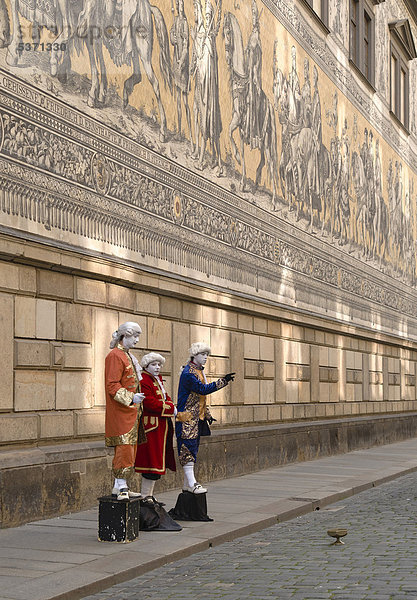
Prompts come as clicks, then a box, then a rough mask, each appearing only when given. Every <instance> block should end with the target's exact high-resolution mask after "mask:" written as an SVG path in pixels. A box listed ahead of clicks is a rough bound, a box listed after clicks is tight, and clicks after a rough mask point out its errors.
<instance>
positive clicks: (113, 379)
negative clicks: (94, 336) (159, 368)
mask: <svg viewBox="0 0 417 600" xmlns="http://www.w3.org/2000/svg"><path fill="white" fill-rule="evenodd" d="M141 333H142V330H141V328H140V326H139V325H138V324H137V323H134V322H131V321H128V322H126V323H123V324H122V325H120V326H119V328H118V329H117V331H115V332H114V333H113V336H112V340H111V342H110V348H111V352H109V354H108V355H107V356H106V363H105V386H106V423H105V435H106V446H110V447H111V446H113V447H114V458H113V471H112V472H113V475H114V478H115V479H114V486H113V491H112V495H113V496H114V497H115V498H117V500H128V499H129V498H131V497H137V496H139V495H140V494H137V493H136V492H132V491H131V490H129V487H128V483H127V480H128V479H130V478H131V477H132V475H133V473H134V464H135V457H136V447H137V443H138V441H139V443H140V442H143V441H144V432H143V425H142V420H141V418H140V417H141V414H142V406H141V404H142V402H143V399H144V394H142V393H141V392H139V382H140V380H141V379H142V369H141V367H140V365H139V363H138V361H137V359H136V358H135V356H133V354H131V352H130V350H131V349H132V348H133V347H134V346H135V345H136V344H137V342H138V340H139V336H140V334H141Z"/></svg>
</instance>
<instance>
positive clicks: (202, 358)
mask: <svg viewBox="0 0 417 600" xmlns="http://www.w3.org/2000/svg"><path fill="white" fill-rule="evenodd" d="M207 359H208V352H199V353H198V354H196V355H195V356H194V358H193V361H194V362H195V364H196V365H197V366H198V367H204V365H205V364H206V362H207Z"/></svg>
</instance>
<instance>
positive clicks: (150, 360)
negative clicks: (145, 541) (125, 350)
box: [135, 352, 177, 503]
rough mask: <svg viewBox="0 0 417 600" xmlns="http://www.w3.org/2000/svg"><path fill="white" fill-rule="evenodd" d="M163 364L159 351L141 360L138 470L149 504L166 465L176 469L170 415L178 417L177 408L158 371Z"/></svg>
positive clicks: (163, 359)
mask: <svg viewBox="0 0 417 600" xmlns="http://www.w3.org/2000/svg"><path fill="white" fill-rule="evenodd" d="M164 363H165V358H164V357H163V356H161V355H160V354H157V353H156V352H150V353H149V354H146V355H145V356H144V357H143V358H142V360H141V361H140V365H141V367H142V369H144V370H143V371H142V380H141V382H140V389H141V392H142V393H143V394H144V396H145V398H144V400H143V403H142V407H143V414H142V419H143V425H144V429H145V433H146V441H145V442H144V443H140V442H139V445H138V449H137V453H136V461H135V471H136V472H137V473H142V484H141V494H142V496H143V497H144V501H146V502H149V503H153V502H154V501H155V498H154V496H153V490H154V487H155V482H156V481H157V480H158V479H160V477H161V475H164V474H165V471H166V469H167V468H168V469H170V470H171V471H176V466H175V457H174V450H173V446H172V439H173V433H174V428H173V425H172V421H171V417H174V416H176V414H177V409H176V408H175V406H174V405H173V403H172V401H171V398H170V397H169V396H168V394H167V393H166V391H165V388H164V384H163V381H162V377H161V376H160V374H159V373H160V371H161V368H162V366H163V365H164Z"/></svg>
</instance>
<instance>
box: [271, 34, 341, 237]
mask: <svg viewBox="0 0 417 600" xmlns="http://www.w3.org/2000/svg"><path fill="white" fill-rule="evenodd" d="M273 93H274V105H275V109H276V110H277V112H278V118H279V122H280V123H281V127H282V133H281V141H282V145H281V158H280V163H279V175H280V181H281V188H282V189H283V190H284V197H285V199H286V200H287V202H288V207H289V209H290V210H294V209H295V211H296V220H297V221H298V220H299V219H300V216H301V211H302V208H303V206H307V207H308V213H309V226H308V227H309V230H310V232H312V231H313V219H314V211H317V215H318V218H319V220H320V211H321V208H322V202H321V200H322V198H327V200H325V202H324V216H323V225H322V230H323V226H324V222H325V220H326V218H327V216H326V214H327V211H328V210H329V209H328V204H329V201H328V198H329V197H330V188H331V178H330V176H331V165H330V154H329V151H328V150H327V148H326V147H325V146H324V144H323V143H321V144H320V148H319V150H318V153H319V156H318V157H316V154H317V148H316V141H315V139H314V134H313V131H312V129H311V127H304V126H303V123H302V122H300V119H299V117H298V115H297V107H296V101H295V98H294V95H293V92H292V90H291V87H290V85H289V81H288V79H287V78H286V77H285V76H284V74H283V72H282V71H281V69H280V68H278V61H277V42H275V49H274V82H273ZM317 165H318V166H317ZM317 168H318V173H317V172H316V169H317ZM316 178H318V186H317V180H316ZM317 188H318V189H317Z"/></svg>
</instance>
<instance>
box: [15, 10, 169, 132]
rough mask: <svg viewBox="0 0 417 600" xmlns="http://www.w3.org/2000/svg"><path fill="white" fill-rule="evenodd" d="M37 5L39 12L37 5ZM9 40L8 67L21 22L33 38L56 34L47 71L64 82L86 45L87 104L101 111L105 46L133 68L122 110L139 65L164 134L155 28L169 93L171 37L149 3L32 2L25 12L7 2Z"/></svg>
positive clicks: (138, 76)
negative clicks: (73, 60)
mask: <svg viewBox="0 0 417 600" xmlns="http://www.w3.org/2000/svg"><path fill="white" fill-rule="evenodd" d="M37 1H38V3H39V7H38V5H37V4H36V2H37ZM11 13H12V22H13V37H12V40H11V42H10V44H9V48H8V53H7V57H6V60H7V63H8V64H9V65H11V66H18V64H19V58H20V51H19V44H21V43H22V33H21V27H20V18H19V16H20V15H22V16H23V17H25V18H26V19H28V20H29V21H31V22H32V24H33V32H35V33H34V36H36V37H37V38H39V29H40V27H42V26H46V27H47V28H48V29H49V30H50V31H52V32H54V35H55V38H54V42H52V44H51V46H52V48H51V58H50V72H51V75H52V76H57V77H58V79H59V80H60V81H61V82H63V83H65V81H66V79H67V76H68V73H69V71H70V69H71V52H72V49H73V48H75V49H76V50H77V52H78V53H79V52H80V51H81V48H82V45H83V44H85V46H86V48H87V51H88V56H89V61H90V68H91V87H90V91H89V94H88V101H87V102H88V105H89V106H92V107H97V106H102V105H103V104H104V102H105V99H106V93H107V88H108V82H107V72H106V65H105V61H104V56H103V44H104V45H105V46H106V47H107V49H108V51H109V53H110V56H111V58H112V60H113V62H114V64H115V65H116V66H121V65H128V66H129V65H132V67H133V73H132V75H131V76H130V77H128V78H127V79H126V80H125V82H124V85H123V105H124V106H125V107H126V106H127V105H128V103H129V97H130V95H131V94H132V92H133V89H134V87H135V86H136V85H137V84H138V83H140V81H141V80H142V74H141V68H140V64H142V66H143V70H144V72H145V74H146V76H147V77H148V79H149V82H150V83H151V85H152V88H153V90H154V93H155V96H156V100H157V104H158V108H159V114H160V121H161V124H160V135H161V138H164V137H165V134H166V115H165V109H164V106H163V104H162V100H161V94H160V88H159V81H158V79H157V77H156V75H155V72H154V69H153V66H152V52H153V39H154V27H155V30H156V35H157V39H158V42H159V46H160V60H159V63H160V70H161V73H162V76H163V79H164V82H165V84H166V85H168V87H169V89H170V91H172V65H171V58H170V53H169V38H168V32H167V28H166V24H165V21H164V18H163V16H162V13H161V11H160V10H159V8H158V7H156V6H152V5H151V4H150V2H149V0H133V2H130V3H129V2H124V3H118V2H117V0H46V1H45V2H43V3H41V2H40V1H39V0H34V8H33V7H31V8H30V9H29V8H28V6H27V4H26V3H24V2H23V1H22V0H11Z"/></svg>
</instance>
